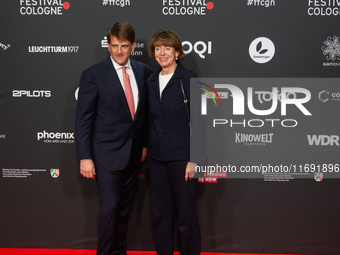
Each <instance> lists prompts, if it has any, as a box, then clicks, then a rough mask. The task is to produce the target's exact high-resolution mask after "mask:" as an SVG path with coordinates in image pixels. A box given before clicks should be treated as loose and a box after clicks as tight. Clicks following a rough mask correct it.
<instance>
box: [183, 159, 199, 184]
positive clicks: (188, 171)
mask: <svg viewBox="0 0 340 255" xmlns="http://www.w3.org/2000/svg"><path fill="white" fill-rule="evenodd" d="M196 166H197V163H192V162H188V163H187V166H186V168H185V181H188V180H191V179H192V178H194V176H195V174H196Z"/></svg>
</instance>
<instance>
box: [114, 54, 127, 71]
mask: <svg viewBox="0 0 340 255" xmlns="http://www.w3.org/2000/svg"><path fill="white" fill-rule="evenodd" d="M110 59H111V61H112V64H113V67H114V68H115V69H116V70H119V69H121V68H122V67H123V66H121V65H119V64H117V63H116V61H114V60H113V58H112V57H111V56H110ZM125 67H127V68H130V69H131V63H130V58H129V59H128V62H127V64H126V65H125Z"/></svg>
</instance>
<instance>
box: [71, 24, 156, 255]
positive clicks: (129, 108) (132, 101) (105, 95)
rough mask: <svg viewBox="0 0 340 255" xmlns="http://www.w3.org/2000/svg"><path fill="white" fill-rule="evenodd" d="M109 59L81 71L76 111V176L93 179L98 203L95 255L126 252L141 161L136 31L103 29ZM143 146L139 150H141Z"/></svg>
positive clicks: (143, 79) (141, 77)
mask: <svg viewBox="0 0 340 255" xmlns="http://www.w3.org/2000/svg"><path fill="white" fill-rule="evenodd" d="M107 39H108V42H107V44H108V50H109V52H110V57H108V58H107V59H106V60H104V61H102V62H100V63H98V64H96V65H94V66H91V67H90V68H88V69H86V70H85V71H84V72H83V74H82V76H81V79H80V89H79V97H78V104H77V110H76V144H77V160H80V173H81V174H82V175H83V176H84V177H86V178H90V179H96V181H97V185H98V190H99V194H100V199H101V206H100V214H99V217H98V248H97V254H118V255H121V254H123V255H124V254H126V234H125V230H126V225H127V218H128V211H129V208H130V207H131V204H132V197H133V193H134V188H135V184H136V182H137V175H138V168H139V164H140V162H141V161H143V160H144V159H145V157H146V148H145V146H146V128H145V124H146V121H147V120H146V116H147V111H146V109H147V77H148V73H149V69H148V67H147V66H146V65H145V64H143V63H140V62H137V61H134V60H130V55H131V52H132V51H133V50H134V49H135V45H136V42H135V33H134V30H133V28H132V27H131V25H130V24H128V23H126V22H118V23H116V24H115V25H113V26H111V27H109V28H108V30H107ZM143 147H144V148H143Z"/></svg>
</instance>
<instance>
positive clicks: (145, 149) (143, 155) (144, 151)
mask: <svg viewBox="0 0 340 255" xmlns="http://www.w3.org/2000/svg"><path fill="white" fill-rule="evenodd" d="M147 150H148V149H147V148H146V147H143V152H142V158H141V160H140V162H143V161H144V160H145V159H146V156H147V155H148V154H147Z"/></svg>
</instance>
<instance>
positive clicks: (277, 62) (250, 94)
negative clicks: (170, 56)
mask: <svg viewBox="0 0 340 255" xmlns="http://www.w3.org/2000/svg"><path fill="white" fill-rule="evenodd" d="M339 11H340V1H338V0H298V1H296V0H211V1H209V0H82V1H80V0H68V1H67V2H66V1H65V2H64V1H63V0H3V1H1V11H0V19H1V28H0V31H1V33H0V74H1V76H0V77H1V86H0V105H1V111H0V113H1V115H0V119H1V122H0V169H1V175H0V199H1V209H0V232H1V235H0V247H17V248H18V247H20V248H31V247H41V248H86V249H95V247H96V218H97V214H98V208H99V200H98V193H97V188H96V184H95V181H93V180H87V179H85V178H83V177H81V176H80V174H79V170H78V168H79V163H78V162H77V161H76V160H75V144H74V137H75V133H74V114H75V107H76V104H77V89H78V82H79V78H80V75H81V73H82V71H83V70H84V69H86V68H87V67H89V66H91V65H93V64H95V63H97V62H99V61H101V60H103V59H105V58H106V57H107V56H108V51H107V47H106V38H105V35H106V29H107V27H109V26H110V25H112V24H114V23H115V22H117V21H127V22H129V23H131V24H132V26H133V27H134V29H135V31H136V41H137V44H136V49H135V51H134V52H133V56H132V58H133V59H136V60H139V61H142V62H145V63H146V64H148V65H149V67H150V69H151V70H152V71H156V70H157V69H158V65H157V64H156V63H155V62H154V61H153V60H152V59H151V58H150V57H149V56H148V54H147V43H148V40H149V38H150V37H151V36H152V35H153V34H154V32H155V31H157V30H159V29H165V28H166V29H171V30H174V31H175V32H177V33H178V34H179V36H180V37H181V39H182V41H183V46H184V49H185V52H186V53H187V54H188V57H187V58H186V59H185V60H184V61H183V65H184V66H186V67H188V68H190V69H192V70H194V71H195V72H196V73H197V74H198V76H199V77H201V78H202V80H201V81H202V82H204V83H206V84H208V85H210V86H211V87H213V88H215V89H216V90H217V93H218V94H219V95H220V96H221V102H223V104H224V105H223V106H222V105H221V103H220V102H219V100H217V96H213V97H215V98H216V101H217V106H215V105H214V102H213V100H212V99H211V97H210V96H209V95H208V94H202V102H203V101H204V100H205V102H206V103H207V104H206V108H207V113H206V117H207V127H208V128H207V131H208V135H209V134H210V133H209V132H211V133H212V134H213V135H212V136H211V137H208V136H207V140H209V139H210V140H209V143H207V148H206V150H207V156H208V162H209V164H210V165H212V166H215V167H216V166H217V165H218V166H224V167H225V169H227V166H228V165H229V168H230V169H231V170H233V171H234V170H235V171H236V172H234V173H239V170H241V167H243V168H242V169H243V170H244V171H245V172H242V173H243V174H242V175H238V174H235V175H233V172H228V173H226V174H227V176H229V177H230V178H228V177H227V178H219V179H217V178H216V175H214V174H211V175H210V176H205V177H203V178H200V179H199V182H200V183H199V190H198V214H199V218H200V222H201V230H202V237H203V242H202V250H203V251H211V252H235V253H237V252H239V253H240V252H244V253H247V252H253V253H305V254H338V252H339V250H340V243H339V241H338V237H339V235H340V221H339V210H340V195H339V184H340V181H339V179H338V178H337V177H338V175H337V174H338V172H339V163H340V162H339V135H340V133H339V127H340V125H339V124H340V121H339V113H338V112H339V111H338V110H339V106H340V101H339V100H340V88H339V81H340V79H339V74H340V72H339V71H340V41H339V40H340V39H339V38H340V27H339V22H340V12H339ZM205 78H216V79H217V82H215V81H216V80H215V79H207V80H206V79H205ZM216 84H224V85H226V86H227V87H223V86H222V87H219V88H217V87H216ZM230 85H233V86H234V87H231V86H230ZM207 88H208V87H207ZM249 88H250V89H249ZM273 88H277V90H276V89H273ZM287 88H288V89H287ZM294 88H295V90H294ZM207 90H208V91H210V92H211V93H212V95H214V93H213V92H212V90H210V89H207ZM240 95H243V99H242V96H240ZM278 95H281V97H279V96H278ZM282 95H286V96H287V97H284V98H283V99H282ZM249 98H250V99H249ZM236 99H237V100H236ZM233 100H234V101H237V102H238V105H235V104H233ZM287 100H288V101H287ZM289 100H290V101H289ZM249 102H250V103H249ZM274 102H277V105H275V104H274ZM241 105H244V112H242V111H241V112H238V113H237V112H235V111H237V109H240V108H239V107H241ZM273 105H274V106H273ZM252 106H253V107H252ZM276 108H277V109H276ZM268 109H271V110H268ZM284 109H286V112H284ZM266 110H268V111H266ZM216 148H218V149H216ZM251 170H252V171H256V170H259V172H260V173H258V174H255V176H254V175H253V174H252V172H251ZM268 171H269V172H268ZM314 172H316V174H315V173H314ZM221 176H222V177H225V174H224V173H221ZM233 176H234V177H233ZM128 231H129V232H128V237H129V239H128V241H129V244H128V248H129V249H130V250H154V249H155V245H154V239H153V233H152V223H151V210H150V190H149V183H148V174H147V166H146V165H145V164H144V165H143V166H142V169H141V173H140V174H139V182H138V189H137V195H136V197H135V202H134V205H133V210H132V213H131V218H130V224H129V229H128ZM175 235H176V236H177V235H178V234H177V232H176V231H175ZM177 247H178V243H176V248H177Z"/></svg>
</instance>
